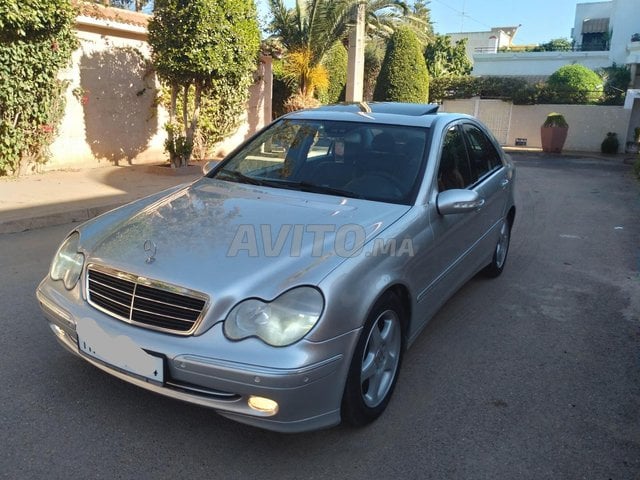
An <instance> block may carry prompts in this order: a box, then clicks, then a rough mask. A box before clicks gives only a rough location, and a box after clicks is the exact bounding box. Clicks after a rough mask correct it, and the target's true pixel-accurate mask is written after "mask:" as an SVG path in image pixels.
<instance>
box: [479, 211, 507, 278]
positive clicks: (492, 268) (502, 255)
mask: <svg viewBox="0 0 640 480" xmlns="http://www.w3.org/2000/svg"><path fill="white" fill-rule="evenodd" d="M510 240H511V224H510V223H509V221H508V220H506V219H505V220H504V221H503V222H502V227H500V237H499V238H498V243H497V244H496V249H495V250H494V252H493V259H492V260H491V263H490V264H489V265H487V266H486V267H485V268H484V270H483V271H482V272H483V273H484V274H485V276H487V277H490V278H495V277H497V276H499V275H500V274H501V273H502V270H504V265H505V263H506V262H507V253H509V242H510Z"/></svg>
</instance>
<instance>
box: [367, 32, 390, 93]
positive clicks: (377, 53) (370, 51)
mask: <svg viewBox="0 0 640 480" xmlns="http://www.w3.org/2000/svg"><path fill="white" fill-rule="evenodd" d="M385 48H386V45H385V43H384V42H382V41H380V40H379V39H377V40H376V39H372V40H370V41H367V44H366V46H365V47H364V85H363V93H362V97H363V99H364V100H365V102H370V101H371V100H373V92H374V90H375V88H376V80H377V79H378V76H379V75H380V69H381V68H382V62H383V60H384V53H385Z"/></svg>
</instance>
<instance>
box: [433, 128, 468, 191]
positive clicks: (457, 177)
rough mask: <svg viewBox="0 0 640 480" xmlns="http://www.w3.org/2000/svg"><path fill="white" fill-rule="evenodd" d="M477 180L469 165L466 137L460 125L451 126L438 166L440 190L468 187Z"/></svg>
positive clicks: (446, 135)
mask: <svg viewBox="0 0 640 480" xmlns="http://www.w3.org/2000/svg"><path fill="white" fill-rule="evenodd" d="M475 181H476V178H475V177H474V176H473V175H472V172H471V169H470V167H469V159H468V157H467V149H466V147H465V145H464V137H463V136H462V133H461V132H460V129H459V128H458V127H451V128H450V129H449V130H448V131H447V133H446V134H445V137H444V141H443V143H442V152H441V154H440V166H439V168H438V190H439V191H440V192H443V191H445V190H451V189H452V188H466V187H468V186H469V185H471V184H472V183H474V182H475Z"/></svg>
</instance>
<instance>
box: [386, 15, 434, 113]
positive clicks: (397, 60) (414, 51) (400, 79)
mask: <svg viewBox="0 0 640 480" xmlns="http://www.w3.org/2000/svg"><path fill="white" fill-rule="evenodd" d="M428 97H429V73H428V71H427V66H426V64H425V61H424V57H423V56H422V51H421V48H420V43H419V42H418V40H417V38H416V36H415V34H414V33H413V32H412V31H411V30H410V29H408V28H406V27H400V28H398V29H396V31H395V32H394V34H393V35H392V36H391V38H390V40H389V44H388V46H387V52H386V54H385V57H384V61H383V63H382V68H381V70H380V76H379V77H378V81H377V83H376V88H375V91H374V100H382V101H395V102H416V103H424V102H426V101H427V99H428Z"/></svg>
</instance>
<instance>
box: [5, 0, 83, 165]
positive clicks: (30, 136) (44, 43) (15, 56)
mask: <svg viewBox="0 0 640 480" xmlns="http://www.w3.org/2000/svg"><path fill="white" fill-rule="evenodd" d="M74 21H75V11H74V9H73V8H72V6H71V4H70V3H69V1H68V0H31V1H29V2H20V1H18V0H4V1H2V2H1V3H0V78H1V79H2V80H1V81H0V175H8V174H13V173H17V172H19V170H20V166H21V164H23V165H24V164H25V163H27V162H29V161H31V162H45V161H46V160H47V159H48V155H47V147H48V145H49V144H50V143H51V142H52V141H53V139H54V137H55V133H56V128H57V126H58V123H59V122H60V119H61V118H62V116H63V114H64V92H65V90H66V87H67V82H66V81H63V80H60V79H59V78H58V73H59V71H60V69H62V68H64V67H66V66H67V65H68V64H69V61H70V59H71V53H72V52H73V50H74V49H75V48H76V46H77V40H76V38H75V35H74V33H73V22H74Z"/></svg>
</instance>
